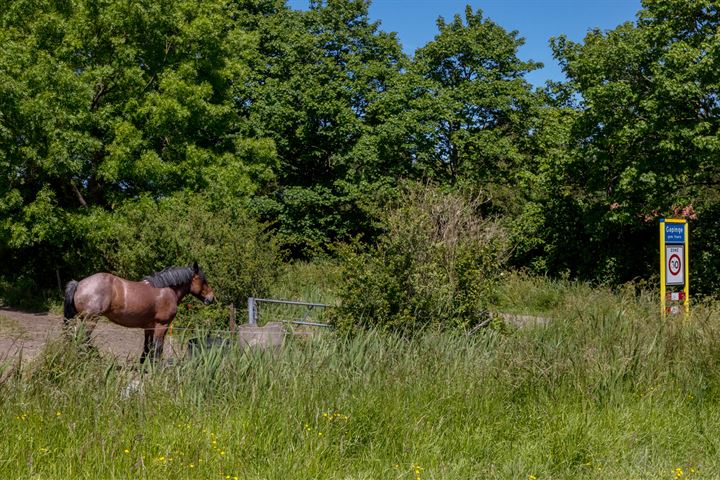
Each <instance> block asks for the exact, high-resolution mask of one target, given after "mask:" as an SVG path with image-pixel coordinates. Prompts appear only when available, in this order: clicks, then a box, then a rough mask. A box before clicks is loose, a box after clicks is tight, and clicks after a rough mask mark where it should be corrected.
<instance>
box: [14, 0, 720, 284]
mask: <svg viewBox="0 0 720 480" xmlns="http://www.w3.org/2000/svg"><path fill="white" fill-rule="evenodd" d="M6 7H7V8H4V9H3V10H2V11H0V27H1V28H0V43H1V44H2V45H3V49H2V51H0V165H2V170H1V171H0V178H1V180H0V258H1V259H2V260H3V262H2V267H0V275H8V274H10V273H12V274H15V275H17V274H20V275H25V276H27V277H28V278H32V279H33V281H35V282H37V283H38V284H41V285H48V284H51V283H53V280H54V278H55V272H62V275H63V276H70V275H77V274H83V273H87V271H88V270H89V269H90V268H98V269H99V268H104V269H109V270H115V271H117V270H123V269H128V268H130V267H129V266H128V260H127V259H128V258H140V256H139V253H138V252H134V253H132V254H130V253H128V255H129V256H127V257H122V260H121V257H119V256H118V252H119V251H120V250H118V249H119V248H120V247H119V246H118V244H117V243H113V241H108V237H113V236H116V237H117V238H124V239H126V240H127V241H129V242H131V243H132V242H133V241H135V240H137V239H138V238H140V237H142V238H148V239H155V240H152V241H153V242H159V243H157V245H156V247H157V248H159V249H164V251H163V252H164V253H163V254H161V255H156V256H152V258H153V259H154V260H152V261H149V264H146V263H142V262H141V263H142V264H143V265H144V267H143V268H151V267H152V266H155V267H159V266H162V265H159V263H160V262H162V261H167V260H168V259H170V258H173V256H176V257H177V256H178V255H179V254H178V253H177V252H176V251H174V250H172V249H173V248H176V247H172V246H168V245H170V244H168V243H167V242H165V241H164V240H162V241H161V240H159V239H160V238H161V236H157V235H155V234H152V235H151V234H150V233H147V232H146V230H143V229H148V228H149V229H152V227H151V225H152V224H153V218H156V219H157V220H158V223H159V224H162V225H172V222H171V221H169V220H168V218H165V217H167V216H173V217H174V220H176V221H177V222H182V218H181V216H182V214H181V213H180V212H181V208H180V207H179V206H180V205H183V204H187V205H189V206H190V207H191V208H192V209H193V211H195V212H203V213H202V214H201V216H202V215H208V216H210V217H212V218H213V222H208V225H210V224H213V225H215V224H217V225H223V224H228V223H232V222H235V221H240V220H238V219H241V220H242V222H244V223H243V225H245V227H247V229H248V231H252V232H256V233H257V232H259V231H260V230H262V229H263V228H266V229H268V231H269V232H271V233H272V235H273V236H274V237H275V238H276V240H277V242H278V245H279V246H280V248H281V249H282V250H283V251H284V252H285V253H286V255H288V256H290V257H311V256H313V255H316V254H318V253H327V252H332V251H333V249H334V248H335V246H336V245H337V244H338V243H343V242H350V241H353V240H359V241H360V242H361V243H366V244H371V243H373V242H375V241H376V240H377V239H378V238H379V237H378V235H379V234H380V233H382V232H383V231H386V230H387V228H388V225H387V224H386V222H385V221H384V220H383V218H386V216H383V215H381V212H382V211H383V210H384V209H385V208H386V206H387V205H388V204H389V203H391V202H396V201H397V196H398V188H397V185H398V184H399V183H401V182H402V181H406V180H409V181H417V182H422V183H425V184H431V185H434V186H436V187H437V188H439V190H441V191H446V192H452V193H453V194H458V193H459V194H462V195H466V196H470V197H472V198H474V199H475V200H478V199H479V200H481V201H473V202H470V204H472V205H476V207H475V208H476V211H475V214H476V215H478V216H488V215H492V216H495V217H497V218H498V219H499V220H500V222H501V223H502V224H503V225H504V226H505V227H506V228H508V231H510V232H511V235H512V237H513V241H512V244H513V249H512V254H511V257H512V258H511V261H512V262H513V263H514V265H516V266H520V267H526V268H530V269H531V270H534V271H537V272H541V273H545V274H551V275H565V274H570V275H574V276H580V277H584V278H591V279H599V280H606V281H610V282H622V281H626V280H628V279H632V278H635V277H642V276H645V277H647V276H649V275H652V273H653V272H654V271H655V268H656V263H657V262H656V260H657V256H656V253H654V249H655V239H656V237H655V236H656V235H657V226H656V221H657V219H658V218H659V217H661V216H667V215H684V216H685V217H687V218H690V219H691V220H692V221H693V222H694V223H693V225H694V226H693V228H694V232H696V233H695V234H694V235H695V236H696V237H695V238H697V241H698V242H699V246H700V248H698V247H695V248H694V249H693V255H696V256H697V258H700V259H701V260H702V262H698V265H699V266H698V267H697V268H698V272H699V274H700V285H701V286H703V288H705V289H706V290H707V291H710V290H711V289H713V288H715V287H716V286H718V285H720V276H718V274H717V273H715V271H718V270H720V268H716V267H720V247H717V246H716V245H719V244H720V243H719V242H717V241H715V240H717V237H718V234H717V233H715V232H717V231H718V229H717V228H716V227H717V226H718V221H716V220H715V218H717V217H718V215H716V213H717V212H718V211H720V202H719V201H718V200H719V196H718V195H717V193H716V192H717V183H718V182H719V181H720V167H719V164H718V158H719V155H718V153H719V151H720V136H719V134H718V114H719V113H720V101H719V100H718V98H719V96H718V95H719V88H720V85H719V82H720V70H719V67H718V65H720V61H719V60H718V58H719V57H718V54H719V49H720V43H719V42H720V40H718V38H720V37H718V35H717V32H718V25H719V23H718V18H719V17H718V7H717V5H716V4H715V2H713V1H711V0H699V1H695V0H692V1H691V0H644V1H643V4H642V9H641V10H640V11H639V12H638V14H637V18H636V20H635V21H632V22H627V23H625V24H623V25H620V26H618V27H617V28H615V29H613V30H609V31H600V30H591V31H589V32H588V34H587V36H586V37H585V39H584V40H583V41H582V42H573V41H570V40H569V39H567V38H566V37H564V36H559V37H557V38H555V39H552V41H551V45H552V48H553V51H554V55H555V58H556V59H557V60H558V61H559V62H560V64H561V66H562V68H563V70H564V72H565V75H566V77H567V80H566V81H564V82H558V83H553V84H548V85H547V86H546V87H545V88H534V87H533V86H531V85H530V84H529V83H528V81H527V80H526V79H525V75H526V74H527V73H528V72H531V71H533V70H534V69H537V68H539V67H540V66H541V65H540V64H538V63H537V62H534V61H532V60H527V59H522V58H520V56H519V54H518V49H519V47H520V46H521V45H522V44H523V39H522V37H521V33H520V32H516V31H507V30H505V29H504V28H503V27H502V26H500V25H498V24H497V23H495V22H493V21H492V20H491V19H489V18H487V17H485V16H484V14H483V12H482V11H480V10H473V9H472V8H470V7H467V8H466V9H465V11H464V12H461V14H458V15H455V16H454V17H453V18H452V19H447V20H446V19H443V18H439V19H438V23H437V27H438V30H437V34H436V35H435V37H434V39H433V40H431V41H430V42H428V43H427V44H426V45H424V46H423V47H421V48H419V49H418V50H417V51H416V52H415V53H414V55H408V54H407V53H405V52H403V50H402V48H401V46H400V43H399V41H398V39H397V37H396V35H395V34H394V33H389V32H385V31H383V30H382V28H381V25H380V24H379V23H378V22H374V21H372V20H371V19H370V17H369V15H368V8H369V1H368V0H317V1H313V2H311V5H310V8H309V9H308V10H305V11H297V10H293V9H291V8H289V7H288V6H287V5H286V3H285V1H284V0H209V1H204V2H198V1H194V0H179V1H174V2H169V1H166V0H160V1H154V2H150V1H146V0H140V1H133V2H130V1H125V0H67V1H49V0H32V1H31V0H9V1H8V2H6ZM152 205H155V206H156V208H151V207H150V206H152ZM190 207H189V208H190ZM238 212H241V213H238ZM160 217H163V218H160ZM250 221H253V222H257V226H256V227H250V226H248V224H247V222H250ZM134 224H135V225H143V227H142V229H139V230H138V232H140V231H142V232H146V233H137V235H135V237H134V239H133V235H132V226H133V225H134ZM245 227H244V228H245ZM138 228H139V227H138ZM198 228H200V227H198ZM200 230H202V231H203V232H209V230H207V229H200ZM219 230H223V231H224V229H219ZM166 232H167V231H166ZM206 234H207V235H209V233H203V235H206ZM227 235H228V236H227V237H226V238H227V239H236V238H237V236H235V235H234V234H231V233H229V232H228V233H227ZM164 236H165V237H168V236H170V237H171V236H172V235H170V233H166V234H164ZM223 238H225V237H223ZM178 241H179V240H178ZM228 241H230V240H228ZM232 241H236V240H232ZM219 242H220V240H219V239H218V238H215V239H214V240H213V241H210V242H208V244H209V245H219V244H220V243H219ZM180 243H182V242H180ZM180 243H177V244H174V245H179V244H180ZM132 244H133V245H135V244H136V243H132ZM138 248H139V247H138ZM213 248H215V247H213ZM165 250H167V251H165ZM207 255H209V256H210V257H212V258H215V257H213V255H215V253H212V252H211V253H207ZM147 258H150V257H147Z"/></svg>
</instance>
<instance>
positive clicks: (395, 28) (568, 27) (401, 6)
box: [288, 0, 640, 86]
mask: <svg viewBox="0 0 720 480" xmlns="http://www.w3.org/2000/svg"><path fill="white" fill-rule="evenodd" d="M288 4H289V5H290V6H291V7H292V8H297V9H304V8H307V6H308V1H307V0H289V1H288ZM466 4H470V5H471V6H472V7H473V9H475V10H476V9H478V8H479V9H481V10H482V11H483V13H484V15H485V17H486V18H490V19H492V20H493V21H494V22H496V23H498V24H499V25H500V26H502V27H503V28H504V29H505V30H508V31H512V30H518V31H519V32H520V36H521V37H524V38H525V45H524V46H523V47H522V48H521V49H520V53H519V55H520V58H522V59H523V60H535V61H538V62H542V63H544V64H545V68H543V69H542V70H536V71H534V72H532V73H530V74H528V76H527V79H528V81H530V82H531V83H533V84H534V85H537V86H542V85H543V84H544V83H545V81H546V80H562V79H563V78H564V77H563V74H562V72H561V71H560V67H559V65H558V64H557V62H556V61H555V60H554V59H553V58H552V52H551V50H550V46H549V39H550V37H553V36H558V35H560V34H563V33H564V34H565V35H567V36H568V38H570V39H571V40H575V41H581V40H582V39H583V38H584V37H585V34H586V33H587V31H588V30H590V29H592V28H600V29H602V30H609V29H613V28H615V27H616V26H618V25H620V24H621V23H624V22H626V21H634V20H635V14H636V12H637V11H638V10H640V0H483V1H469V0H445V1H442V0H375V1H374V2H373V3H372V4H371V6H370V18H371V19H373V20H379V21H380V22H381V28H382V29H383V30H385V31H391V32H397V33H398V38H399V40H400V43H401V44H402V46H403V48H404V49H405V51H406V52H407V53H409V54H412V53H413V52H414V51H415V50H416V49H417V48H420V47H422V46H423V45H425V44H426V43H427V42H429V41H430V40H432V39H433V37H434V36H435V34H437V26H436V24H435V21H436V19H437V17H438V16H443V17H445V18H446V19H451V18H452V17H453V15H455V14H456V13H460V14H463V13H464V11H465V5H466Z"/></svg>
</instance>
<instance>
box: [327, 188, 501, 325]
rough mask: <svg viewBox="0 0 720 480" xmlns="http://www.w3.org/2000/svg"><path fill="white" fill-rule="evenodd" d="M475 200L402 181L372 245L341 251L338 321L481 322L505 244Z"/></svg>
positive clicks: (340, 323)
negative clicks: (367, 247) (377, 236)
mask: <svg viewBox="0 0 720 480" xmlns="http://www.w3.org/2000/svg"><path fill="white" fill-rule="evenodd" d="M479 206H480V201H479V199H467V198H464V197H463V196H461V195H459V194H454V193H443V192H440V191H438V190H437V189H434V188H432V187H428V186H418V185H414V184H408V185H405V186H403V192H402V193H401V195H400V196H399V198H398V201H397V204H396V206H395V207H394V208H392V209H391V210H390V211H389V212H388V213H387V216H386V218H385V222H386V226H387V231H386V233H385V234H384V235H382V236H381V237H380V240H379V242H378V243H377V245H375V246H373V247H371V248H369V249H368V250H367V251H362V250H360V249H359V248H357V247H349V248H346V249H345V250H344V252H343V258H344V261H345V269H344V270H345V271H344V275H343V276H342V277H343V284H342V286H341V289H340V297H341V299H342V304H341V306H340V307H338V309H337V310H336V311H335V319H334V320H335V323H336V324H337V326H338V327H340V328H343V329H353V328H358V327H379V328H383V329H389V330H397V331H401V332H411V331H416V330H419V329H422V328H425V327H427V326H430V325H439V326H442V327H470V326H472V325H474V324H476V323H478V322H479V321H481V320H482V319H483V318H484V316H485V305H486V303H485V300H484V298H485V296H486V293H487V291H488V289H489V287H490V285H491V283H492V282H493V279H494V278H495V276H496V274H497V273H498V272H499V270H500V268H501V267H502V265H503V264H504V263H505V260H506V257H507V255H508V251H509V245H508V241H507V238H508V237H507V235H506V233H505V231H504V230H503V229H502V228H501V227H500V226H499V224H498V223H497V222H496V221H495V220H491V219H483V218H481V217H480V216H479V215H478V213H477V212H478V211H479Z"/></svg>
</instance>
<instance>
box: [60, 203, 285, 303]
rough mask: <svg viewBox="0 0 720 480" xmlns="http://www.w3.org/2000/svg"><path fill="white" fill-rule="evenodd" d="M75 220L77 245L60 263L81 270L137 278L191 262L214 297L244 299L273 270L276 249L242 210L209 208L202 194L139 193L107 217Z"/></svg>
mask: <svg viewBox="0 0 720 480" xmlns="http://www.w3.org/2000/svg"><path fill="white" fill-rule="evenodd" d="M75 222H76V223H75V227H76V228H77V231H76V235H77V236H78V238H80V239H82V240H81V245H82V248H81V249H79V250H77V251H76V252H75V254H74V255H73V257H71V258H68V259H67V261H68V264H73V265H76V268H82V269H83V270H84V271H83V272H82V273H83V274H84V275H86V274H88V273H91V272H94V271H97V270H102V269H108V270H110V271H112V272H115V273H117V274H118V275H121V276H124V277H126V278H130V279H140V278H142V277H143V276H145V275H149V274H151V273H152V272H155V271H159V270H161V269H162V268H165V267H167V266H172V265H177V266H181V265H189V264H190V263H192V262H193V261H197V262H198V263H199V264H200V266H201V267H202V268H203V269H204V271H205V273H206V275H207V278H208V281H209V283H210V285H211V286H212V287H213V289H214V291H215V294H216V297H217V298H218V299H219V300H220V301H221V302H224V303H230V302H235V303H236V304H243V302H244V300H245V298H246V297H248V296H260V295H263V294H264V293H266V292H267V291H268V289H269V287H270V285H271V283H272V281H273V279H274V278H275V276H276V275H277V272H278V266H279V261H280V255H279V250H278V248H277V245H276V243H275V242H274V240H273V238H272V237H271V236H270V235H269V234H268V233H267V232H266V231H265V229H264V227H263V225H261V224H258V223H257V222H256V221H254V220H253V219H251V218H250V217H248V215H247V213H246V212H245V211H244V210H243V209H238V208H234V207H233V206H228V207H226V208H219V209H214V208H212V207H211V205H210V204H209V202H208V201H207V198H206V197H204V196H201V195H194V194H178V195H174V196H172V197H168V198H165V199H162V200H159V201H155V200H152V199H150V198H147V197H143V198H140V199H138V200H137V201H135V202H128V203H126V204H124V205H123V206H122V207H121V208H120V209H118V210H117V211H115V212H113V213H112V214H110V213H107V212H105V211H103V210H100V209H97V210H95V211H94V212H93V214H91V215H78V216H77V218H75ZM85 245H90V246H92V247H93V249H94V250H90V249H89V248H87V247H85Z"/></svg>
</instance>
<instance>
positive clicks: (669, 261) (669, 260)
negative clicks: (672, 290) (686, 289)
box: [665, 245, 685, 285]
mask: <svg viewBox="0 0 720 480" xmlns="http://www.w3.org/2000/svg"><path fill="white" fill-rule="evenodd" d="M684 284H685V246H684V245H666V246H665V285H684Z"/></svg>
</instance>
